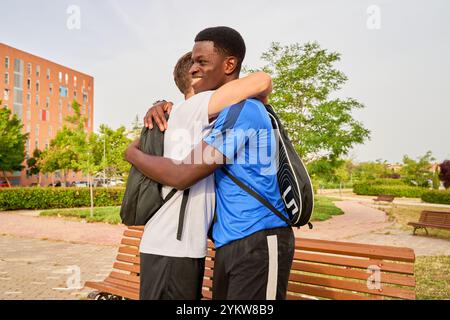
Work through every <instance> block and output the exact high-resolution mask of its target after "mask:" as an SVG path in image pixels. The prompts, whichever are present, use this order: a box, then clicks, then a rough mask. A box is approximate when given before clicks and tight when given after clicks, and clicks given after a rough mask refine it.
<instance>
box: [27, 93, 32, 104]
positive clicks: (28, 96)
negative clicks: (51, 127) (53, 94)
mask: <svg viewBox="0 0 450 320" xmlns="http://www.w3.org/2000/svg"><path fill="white" fill-rule="evenodd" d="M27 102H28V105H30V104H31V93H29V92H28V93H27Z"/></svg>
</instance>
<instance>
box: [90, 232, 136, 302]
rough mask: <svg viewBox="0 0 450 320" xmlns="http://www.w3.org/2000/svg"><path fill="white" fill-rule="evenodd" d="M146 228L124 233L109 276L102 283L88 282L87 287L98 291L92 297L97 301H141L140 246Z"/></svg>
mask: <svg viewBox="0 0 450 320" xmlns="http://www.w3.org/2000/svg"><path fill="white" fill-rule="evenodd" d="M143 230H144V227H128V229H127V230H125V231H124V233H123V238H122V240H121V242H120V247H119V252H118V254H117V257H116V262H114V264H113V271H111V273H110V274H109V276H108V277H107V278H106V279H104V280H103V281H100V282H93V281H87V282H86V284H85V286H86V287H89V288H93V289H96V290H98V291H97V292H94V293H93V294H92V295H90V296H89V297H90V298H93V299H96V300H122V299H123V298H125V299H132V300H139V273H140V268H139V265H140V256H139V244H140V242H141V238H142V234H143Z"/></svg>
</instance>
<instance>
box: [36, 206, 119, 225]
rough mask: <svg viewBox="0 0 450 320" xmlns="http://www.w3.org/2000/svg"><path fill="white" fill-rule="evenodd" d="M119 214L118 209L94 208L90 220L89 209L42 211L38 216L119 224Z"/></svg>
mask: <svg viewBox="0 0 450 320" xmlns="http://www.w3.org/2000/svg"><path fill="white" fill-rule="evenodd" d="M119 212H120V207H96V208H94V216H93V217H92V218H91V209H90V208H71V209H52V210H44V211H42V212H41V213H40V215H41V216H50V217H68V218H78V219H85V220H86V221H87V222H106V223H111V224H119V223H121V220H120V215H119Z"/></svg>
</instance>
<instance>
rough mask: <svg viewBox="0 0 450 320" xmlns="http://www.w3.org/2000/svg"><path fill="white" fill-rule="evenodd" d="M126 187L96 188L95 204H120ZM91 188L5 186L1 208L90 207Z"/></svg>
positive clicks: (1, 196) (0, 192) (0, 194)
mask: <svg viewBox="0 0 450 320" xmlns="http://www.w3.org/2000/svg"><path fill="white" fill-rule="evenodd" d="M124 192H125V188H94V206H95V207H104V206H119V205H121V204H122V198H123V195H124ZM90 205H91V198H90V193H89V188H5V189H0V208H1V209H2V210H17V209H55V208H74V207H89V206H90Z"/></svg>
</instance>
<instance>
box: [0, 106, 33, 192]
mask: <svg viewBox="0 0 450 320" xmlns="http://www.w3.org/2000/svg"><path fill="white" fill-rule="evenodd" d="M1 105H2V101H1V100H0V137H1V139H0V171H1V172H2V175H3V177H4V179H5V180H6V181H7V183H8V185H9V186H11V182H10V181H9V179H8V177H7V176H6V172H13V171H19V170H22V169H23V168H24V166H22V162H23V161H24V160H25V143H26V141H27V138H28V134H22V128H23V124H22V123H21V121H20V120H19V119H18V118H17V115H15V114H13V115H11V111H10V110H9V109H8V108H7V107H1Z"/></svg>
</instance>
